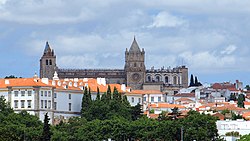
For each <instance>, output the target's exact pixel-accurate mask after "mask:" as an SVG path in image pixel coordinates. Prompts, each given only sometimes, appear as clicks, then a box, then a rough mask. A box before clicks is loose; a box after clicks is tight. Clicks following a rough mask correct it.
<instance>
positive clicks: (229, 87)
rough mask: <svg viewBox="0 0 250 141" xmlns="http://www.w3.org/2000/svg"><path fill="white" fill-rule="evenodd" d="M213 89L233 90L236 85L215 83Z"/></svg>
mask: <svg viewBox="0 0 250 141" xmlns="http://www.w3.org/2000/svg"><path fill="white" fill-rule="evenodd" d="M212 88H213V89H232V88H235V89H236V87H235V85H234V84H231V83H229V82H224V83H214V84H213V85H212Z"/></svg>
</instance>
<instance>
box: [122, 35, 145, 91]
mask: <svg viewBox="0 0 250 141" xmlns="http://www.w3.org/2000/svg"><path fill="white" fill-rule="evenodd" d="M144 60H145V52H144V49H142V51H141V49H140V48H139V46H138V44H137V42H136V39H135V38H134V40H133V43H132V45H131V47H130V49H129V51H128V49H127V48H126V51H125V67H124V69H125V73H126V81H127V86H129V87H131V88H132V89H134V90H140V89H142V85H143V83H144V82H145V73H146V68H145V64H144Z"/></svg>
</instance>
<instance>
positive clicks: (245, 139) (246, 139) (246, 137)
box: [237, 134, 250, 141]
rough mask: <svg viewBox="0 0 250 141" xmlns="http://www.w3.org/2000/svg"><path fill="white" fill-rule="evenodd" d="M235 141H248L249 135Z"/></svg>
mask: <svg viewBox="0 0 250 141" xmlns="http://www.w3.org/2000/svg"><path fill="white" fill-rule="evenodd" d="M237 141H250V134H247V135H244V136H241V137H240V139H239V140H237Z"/></svg>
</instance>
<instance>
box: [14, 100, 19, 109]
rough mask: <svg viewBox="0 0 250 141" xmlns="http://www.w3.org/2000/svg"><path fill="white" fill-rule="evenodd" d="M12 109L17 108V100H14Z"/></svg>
mask: <svg viewBox="0 0 250 141" xmlns="http://www.w3.org/2000/svg"><path fill="white" fill-rule="evenodd" d="M14 107H15V108H18V100H14Z"/></svg>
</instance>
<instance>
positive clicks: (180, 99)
mask: <svg viewBox="0 0 250 141" xmlns="http://www.w3.org/2000/svg"><path fill="white" fill-rule="evenodd" d="M175 101H189V102H194V101H193V100H191V99H189V98H186V97H181V98H178V99H176V100H175Z"/></svg>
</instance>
